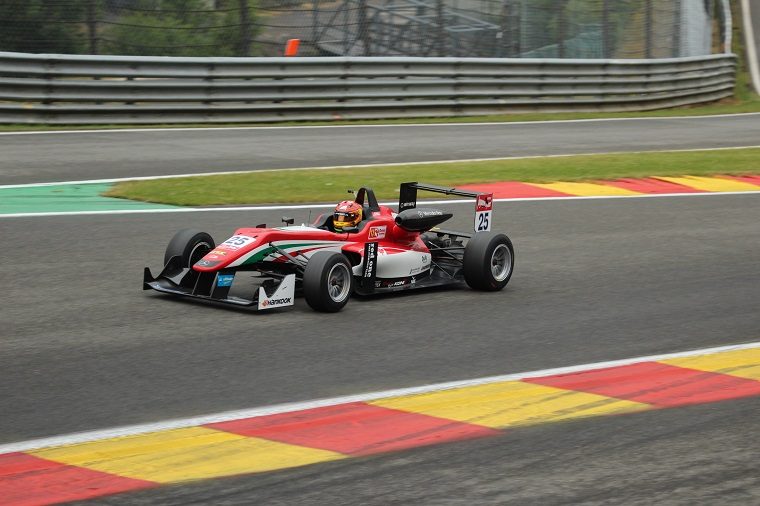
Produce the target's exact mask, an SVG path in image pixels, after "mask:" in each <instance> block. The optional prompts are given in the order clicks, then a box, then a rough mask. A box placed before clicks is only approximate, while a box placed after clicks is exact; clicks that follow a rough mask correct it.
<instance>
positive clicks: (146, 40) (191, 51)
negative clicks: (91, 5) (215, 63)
mask: <svg viewBox="0 0 760 506" xmlns="http://www.w3.org/2000/svg"><path fill="white" fill-rule="evenodd" d="M253 4H254V2H252V1H251V0H218V1H216V2H213V3H211V2H207V1H205V0H142V1H140V2H136V3H135V4H134V5H133V6H132V7H131V8H130V10H129V12H130V13H129V14H128V15H126V16H122V17H120V18H118V19H117V20H115V21H109V22H107V23H105V24H106V25H107V26H106V28H105V29H104V30H103V34H104V35H103V38H104V40H105V41H106V42H107V48H108V52H110V53H112V54H142V55H162V56H237V55H247V54H248V53H249V52H250V45H251V40H252V37H253V30H252V18H253V16H252V14H251V9H252V7H253Z"/></svg>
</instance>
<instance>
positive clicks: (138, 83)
mask: <svg viewBox="0 0 760 506" xmlns="http://www.w3.org/2000/svg"><path fill="white" fill-rule="evenodd" d="M736 64H737V63H736V56H735V55H732V54H721V55H710V56H704V57H694V58H677V59H663V60H566V59H476V58H464V59H462V58H361V57H341V58H169V57H154V58H147V57H126V56H69V55H32V54H24V53H3V52H0V123H44V124H103V123H109V124H140V123H143V124H145V123H188V122H206V123H214V122H274V121H299V120H317V121H320V120H334V119H369V118H398V117H436V116H466V115H482V114H497V113H510V112H533V111H544V112H566V111H577V112H581V111H642V110H651V109H659V108H666V107H674V106H679V105H687V104H696V103H701V102H709V101H714V100H718V99H721V98H725V97H728V96H731V95H732V94H733V89H734V82H735V76H736Z"/></svg>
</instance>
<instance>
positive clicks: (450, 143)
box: [0, 114, 760, 184]
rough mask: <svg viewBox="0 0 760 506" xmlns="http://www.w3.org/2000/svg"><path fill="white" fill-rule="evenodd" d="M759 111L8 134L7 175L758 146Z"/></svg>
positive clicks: (152, 172) (2, 178) (105, 174)
mask: <svg viewBox="0 0 760 506" xmlns="http://www.w3.org/2000/svg"><path fill="white" fill-rule="evenodd" d="M759 141H760V114H748V115H739V116H736V115H734V116H722V117H701V118H655V119H652V118H650V119H629V120H622V121H620V120H606V121H599V120H594V121H580V122H555V123H521V124H509V123H501V124H481V125H415V126H410V125H392V126H370V127H360V126H350V127H305V128H256V129H238V130H234V129H233V130H230V129H207V130H161V131H150V132H145V131H142V132H141V131H131V132H114V131H102V132H94V133H75V134H67V133H45V134H37V133H34V134H24V135H0V152H2V154H3V155H2V156H3V161H2V163H0V184H23V183H35V182H51V181H80V180H92V179H106V178H120V177H138V176H157V175H168V174H186V173H199V172H219V171H230V170H258V169H271V168H290V167H314V166H333V165H346V164H351V165H353V164H373V163H393V162H411V161H432V160H457V159H471V158H494V157H507V156H529V155H549V154H568V153H570V154H572V153H592V152H610V151H651V150H662V149H674V148H678V149H696V148H710V147H727V146H754V145H757V144H758V143H759Z"/></svg>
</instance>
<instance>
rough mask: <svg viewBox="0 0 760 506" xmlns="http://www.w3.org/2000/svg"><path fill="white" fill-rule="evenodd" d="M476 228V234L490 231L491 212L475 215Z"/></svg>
mask: <svg viewBox="0 0 760 506" xmlns="http://www.w3.org/2000/svg"><path fill="white" fill-rule="evenodd" d="M476 221H477V226H476V227H475V231H476V232H484V231H488V230H490V229H491V227H490V225H491V223H490V221H491V211H482V212H479V213H477V217H476Z"/></svg>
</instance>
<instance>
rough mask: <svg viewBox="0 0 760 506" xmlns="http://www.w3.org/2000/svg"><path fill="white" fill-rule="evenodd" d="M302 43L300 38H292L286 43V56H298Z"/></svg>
mask: <svg viewBox="0 0 760 506" xmlns="http://www.w3.org/2000/svg"><path fill="white" fill-rule="evenodd" d="M299 44H301V40H300V39H290V40H288V42H287V43H286V44H285V56H296V55H297V54H298V45H299Z"/></svg>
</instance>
